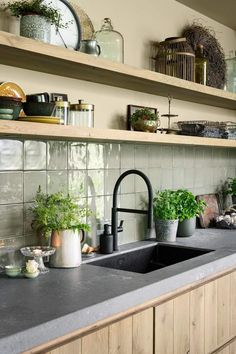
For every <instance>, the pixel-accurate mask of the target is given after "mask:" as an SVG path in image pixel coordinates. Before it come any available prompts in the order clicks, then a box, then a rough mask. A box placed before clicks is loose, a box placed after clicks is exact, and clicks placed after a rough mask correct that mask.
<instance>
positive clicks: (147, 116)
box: [131, 108, 158, 123]
mask: <svg viewBox="0 0 236 354" xmlns="http://www.w3.org/2000/svg"><path fill="white" fill-rule="evenodd" d="M139 119H142V120H154V121H157V120H158V114H155V113H153V112H152V111H151V110H150V109H148V108H142V109H137V110H136V111H135V112H134V113H133V114H132V116H131V122H132V123H134V122H136V121H138V120H139Z"/></svg>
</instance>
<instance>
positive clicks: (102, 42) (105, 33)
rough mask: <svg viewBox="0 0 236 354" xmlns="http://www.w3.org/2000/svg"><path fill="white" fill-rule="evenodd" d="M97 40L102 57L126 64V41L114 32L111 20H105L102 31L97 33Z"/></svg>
mask: <svg viewBox="0 0 236 354" xmlns="http://www.w3.org/2000/svg"><path fill="white" fill-rule="evenodd" d="M95 39H96V41H97V43H98V45H99V46H100V48H101V54H100V57H102V58H106V59H110V60H113V61H118V62H119V63H124V39H123V37H122V35H121V34H120V33H119V32H117V31H114V30H113V26H112V24H111V20H110V18H104V20H103V24H102V27H101V29H100V31H97V32H96V33H95Z"/></svg>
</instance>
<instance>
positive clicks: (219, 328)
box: [155, 272, 236, 354]
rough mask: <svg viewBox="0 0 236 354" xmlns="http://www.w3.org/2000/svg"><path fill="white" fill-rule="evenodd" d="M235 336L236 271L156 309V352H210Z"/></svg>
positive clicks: (193, 353)
mask: <svg viewBox="0 0 236 354" xmlns="http://www.w3.org/2000/svg"><path fill="white" fill-rule="evenodd" d="M235 336H236V272H233V273H231V274H228V275H225V276H223V277H220V278H218V279H217V280H214V281H211V282H209V283H207V284H205V285H203V286H200V287H198V288H196V289H194V290H192V291H189V292H186V293H185V294H183V295H180V296H178V297H176V298H174V299H171V300H168V301H167V302H165V303H163V304H161V305H158V306H157V307H156V308H155V354H210V353H214V352H215V351H216V350H217V348H220V347H221V346H223V345H224V344H225V343H227V342H228V341H230V339H232V338H233V337H235ZM231 348H233V345H231ZM234 348H235V351H233V352H232V350H233V349H230V345H229V346H228V348H227V349H222V350H223V351H222V354H223V353H224V350H225V352H226V353H228V351H227V350H231V352H232V353H233V354H236V345H235V344H234ZM231 352H230V354H231ZM219 353H221V351H220V352H219Z"/></svg>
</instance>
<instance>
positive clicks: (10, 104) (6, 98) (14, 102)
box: [0, 81, 25, 120]
mask: <svg viewBox="0 0 236 354" xmlns="http://www.w3.org/2000/svg"><path fill="white" fill-rule="evenodd" d="M24 100H25V93H24V91H23V90H22V88H21V87H20V86H18V85H17V84H15V83H14V82H10V81H6V82H2V83H0V119H8V120H9V119H10V120H11V119H17V118H18V117H19V115H20V111H21V109H22V101H24Z"/></svg>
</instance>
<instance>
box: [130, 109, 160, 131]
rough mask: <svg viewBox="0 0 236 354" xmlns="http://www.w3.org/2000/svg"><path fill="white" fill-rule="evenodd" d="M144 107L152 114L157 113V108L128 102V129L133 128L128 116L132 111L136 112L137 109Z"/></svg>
mask: <svg viewBox="0 0 236 354" xmlns="http://www.w3.org/2000/svg"><path fill="white" fill-rule="evenodd" d="M144 108H146V109H149V110H150V111H151V112H152V113H154V114H157V108H153V107H146V106H135V105H132V104H129V105H128V106H127V129H128V130H133V129H132V127H131V124H130V118H131V116H132V114H133V113H134V112H136V111H137V110H139V109H144Z"/></svg>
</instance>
